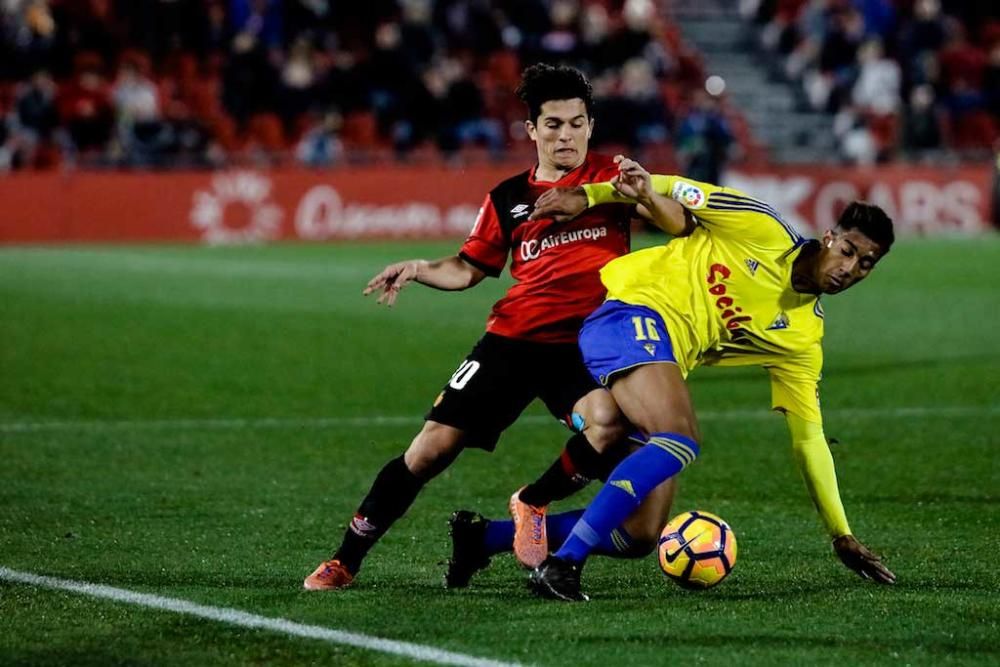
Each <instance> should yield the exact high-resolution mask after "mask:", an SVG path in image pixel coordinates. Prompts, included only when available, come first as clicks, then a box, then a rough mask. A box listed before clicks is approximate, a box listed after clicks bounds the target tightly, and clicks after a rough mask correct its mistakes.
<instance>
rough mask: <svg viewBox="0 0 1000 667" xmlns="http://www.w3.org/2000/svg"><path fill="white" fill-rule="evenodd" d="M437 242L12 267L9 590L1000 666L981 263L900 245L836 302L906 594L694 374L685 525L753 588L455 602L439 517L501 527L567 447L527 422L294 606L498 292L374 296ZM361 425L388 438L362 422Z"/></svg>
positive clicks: (163, 659) (614, 642) (730, 659)
mask: <svg viewBox="0 0 1000 667" xmlns="http://www.w3.org/2000/svg"><path fill="white" fill-rule="evenodd" d="M454 247H455V244H454V243H448V244H382V245H344V246H271V247H260V248H186V247H185V248H173V247H155V248H153V247H122V248H55V249H33V248H8V249H3V250H0V340H2V341H3V344H2V346H0V376H2V378H3V381H2V383H0V461H3V464H2V465H0V508H2V511H0V545H2V547H0V566H6V567H9V568H12V569H18V570H24V571H30V572H34V573H39V574H46V575H52V576H58V577H67V578H73V579H79V580H84V581H88V582H95V583H102V584H107V585H111V586H118V587H122V588H128V589H134V590H139V591H144V592H150V593H156V594H160V595H166V596H173V597H180V598H185V599H190V600H193V601H196V602H199V603H202V604H208V605H217V606H231V607H235V608H238V609H241V610H244V611H248V612H252V613H258V614H262V615H266V616H274V617H285V618H288V619H292V620H295V621H299V622H304V623H311V624H317V625H323V626H327V627H333V628H339V629H345V630H351V631H356V632H364V633H369V634H373V635H378V636H381V637H387V638H392V639H400V640H406V641H412V642H417V643H421V644H428V645H432V646H435V647H438V648H444V649H448V650H453V651H459V652H463V653H468V654H472V655H475V656H481V657H488V658H494V659H498V660H511V661H523V662H531V663H537V664H543V665H567V666H570V665H571V666H574V667H575V666H578V665H601V664H609V663H625V662H627V663H629V664H668V663H674V662H676V661H681V662H685V663H687V662H691V661H695V662H698V661H707V662H711V663H716V662H718V663H730V664H731V663H734V662H736V663H738V664H762V665H765V664H773V663H775V662H795V663H802V664H807V663H808V664H838V663H840V664H843V663H880V662H881V663H892V664H940V663H944V664H973V663H981V664H985V663H992V664H996V662H997V661H998V660H1000V649H998V646H997V643H996V637H997V636H998V634H1000V628H998V625H1000V610H998V603H997V591H998V589H1000V575H998V573H997V568H996V558H997V550H998V542H997V535H998V534H1000V516H998V512H997V509H998V507H997V505H998V498H997V489H998V488H1000V468H998V466H997V465H996V446H997V444H998V443H997V437H996V435H995V434H996V432H997V430H998V427H1000V413H998V410H997V406H998V404H1000V382H998V377H1000V344H998V343H997V336H996V332H997V330H998V327H1000V315H998V311H997V300H996V295H997V289H996V285H997V283H998V281H1000V242H998V239H996V238H987V239H979V240H973V241H959V240H941V241H909V242H901V243H899V244H898V246H897V248H895V249H894V250H893V252H892V254H891V255H890V256H889V258H888V259H887V261H886V262H885V264H884V266H880V267H879V269H878V270H877V271H876V272H875V274H874V275H873V277H872V278H871V279H870V281H869V283H868V284H865V285H863V286H861V287H859V288H857V289H856V290H852V291H851V292H849V293H848V294H846V295H844V296H841V297H836V298H831V299H827V300H825V301H824V305H825V308H826V314H827V337H826V377H825V380H824V382H823V402H824V407H825V409H826V412H827V416H826V430H827V434H828V435H829V436H831V437H834V438H837V439H838V440H839V444H836V445H834V446H833V451H834V456H835V458H836V460H837V465H838V472H839V476H840V480H841V488H842V492H843V496H844V500H845V505H846V507H847V511H848V516H849V518H850V519H851V521H852V526H853V528H854V530H855V532H856V533H857V534H858V535H859V536H860V537H861V539H862V540H864V541H866V542H867V543H869V544H870V545H871V546H872V547H873V548H875V549H876V550H878V551H881V552H882V553H883V554H884V555H885V557H886V562H887V563H888V565H889V566H890V567H891V568H892V569H893V570H895V572H896V573H897V575H898V576H899V584H898V585H897V586H895V587H893V588H884V587H876V586H874V585H871V584H868V583H865V582H863V581H861V580H860V579H858V578H857V577H856V576H855V575H854V574H852V573H850V572H849V571H847V570H846V569H845V568H843V567H841V566H840V565H839V563H838V562H837V561H836V560H835V557H834V556H833V554H832V553H831V550H830V548H829V545H828V541H827V539H826V537H825V536H824V534H823V531H822V529H821V528H820V524H819V522H818V519H817V517H816V516H815V513H814V511H813V509H812V507H811V505H810V503H809V500H808V498H807V495H806V492H805V489H804V487H803V485H802V482H801V480H800V479H799V478H798V475H797V472H796V470H795V467H794V464H793V462H792V457H791V453H790V450H789V446H788V443H787V437H786V434H785V430H784V424H783V423H782V420H781V419H780V418H779V417H768V416H767V415H766V409H767V406H768V405H769V403H768V400H769V389H768V383H767V380H766V376H765V374H764V373H763V372H762V371H760V370H759V369H703V370H700V371H697V372H696V373H695V374H694V376H693V378H692V382H691V388H692V392H693V395H694V399H695V405H696V407H697V408H698V409H699V410H700V411H702V413H703V415H704V417H703V424H702V427H703V431H704V436H705V442H704V449H703V455H702V457H701V459H700V461H699V462H698V463H697V464H696V465H695V466H693V467H692V469H690V470H688V471H687V472H686V473H685V474H684V476H683V478H682V483H681V492H680V494H679V497H678V499H677V502H676V504H675V512H679V511H682V510H685V509H705V510H708V511H711V512H715V513H717V514H719V515H720V516H722V517H723V518H725V519H726V520H727V521H728V522H729V523H730V524H731V525H732V526H733V528H734V530H735V532H736V535H737V537H738V539H739V548H740V556H739V563H738V565H737V567H736V569H735V571H734V573H733V575H732V576H731V577H730V578H729V580H727V581H726V582H725V583H724V584H723V585H722V586H720V587H719V588H717V589H714V590H711V591H708V592H701V593H692V592H687V591H684V590H682V589H680V588H678V587H676V586H674V585H672V584H670V583H669V582H667V581H665V580H663V578H662V576H661V575H660V574H659V572H658V570H657V567H656V563H655V559H654V558H647V559H645V560H642V561H612V560H608V559H602V558H595V559H593V560H592V562H591V563H590V564H589V565H588V567H587V570H586V572H585V574H584V583H585V589H586V590H587V591H589V592H590V593H591V594H592V596H593V598H594V600H593V601H592V602H591V603H589V604H586V605H564V604H555V603H550V602H544V601H540V600H536V599H534V598H532V597H531V596H530V595H529V593H528V591H527V590H526V589H525V586H524V578H525V575H524V573H523V572H522V571H520V570H518V569H517V568H516V567H515V566H514V564H513V561H512V559H511V558H510V557H509V556H507V557H501V558H498V559H496V560H495V561H494V566H493V567H492V568H490V569H489V570H487V571H486V572H484V573H482V574H481V575H480V576H478V577H477V578H476V579H474V581H473V586H472V587H471V588H470V589H468V590H467V591H445V590H443V589H442V588H441V575H442V572H443V568H442V566H441V565H439V564H438V563H439V561H441V560H443V559H444V558H446V557H447V554H448V550H449V541H448V538H447V534H446V529H445V521H446V519H447V517H448V515H449V514H450V512H451V511H452V510H454V509H456V508H462V507H464V508H469V509H475V510H479V511H482V512H484V513H486V514H488V515H494V516H497V515H501V514H502V513H503V512H504V507H505V502H506V500H507V497H508V496H509V494H510V493H511V491H512V490H513V489H515V488H516V487H517V486H519V485H520V484H522V483H524V482H526V481H527V480H529V479H530V478H532V477H533V476H534V475H535V474H537V473H538V472H539V471H541V470H542V469H543V467H544V466H545V465H547V463H548V462H549V461H550V460H551V459H552V457H553V456H554V455H555V454H556V453H557V452H558V450H559V448H560V446H561V444H562V442H563V441H564V440H565V438H566V435H567V434H566V432H564V431H563V430H562V428H561V427H559V426H558V425H555V424H553V423H550V422H548V421H547V420H545V419H544V418H543V417H542V415H543V414H544V412H543V411H542V409H540V408H539V406H537V405H536V406H533V407H532V408H531V409H530V410H529V413H528V414H529V415H532V417H531V418H529V419H528V420H527V421H525V422H523V423H521V424H518V425H516V426H515V427H514V428H512V429H511V430H510V431H509V432H508V434H507V435H506V436H505V437H504V439H503V440H502V441H501V445H500V447H499V449H498V451H497V453H496V454H494V455H492V456H490V455H487V454H484V453H482V452H478V451H474V452H468V453H466V454H465V455H463V456H462V457H461V459H460V460H459V461H458V463H457V464H456V465H454V466H453V467H452V468H451V469H450V470H448V471H447V472H445V473H444V474H443V475H442V476H441V477H440V478H438V479H437V480H435V481H434V482H433V483H432V484H430V485H429V486H428V487H427V488H426V489H425V490H424V492H423V493H422V495H421V496H420V498H419V499H418V501H417V504H416V505H415V506H414V508H413V510H412V511H411V512H410V513H409V514H408V515H407V516H406V517H405V518H404V519H403V520H402V521H400V522H399V523H398V524H397V525H396V527H395V529H394V530H393V531H392V532H391V533H390V534H389V535H388V536H387V537H386V538H385V539H384V540H383V541H382V543H381V544H380V545H379V546H378V547H376V549H375V551H374V552H373V554H372V557H371V558H370V559H369V560H368V563H367V564H366V567H365V569H364V570H363V571H362V574H361V576H360V577H359V579H358V580H357V582H356V585H355V587H353V588H352V589H350V590H347V591H343V592H339V593H334V594H306V593H303V592H301V591H300V590H299V587H300V585H301V580H302V578H303V576H305V575H306V574H308V573H309V571H310V570H311V569H312V568H313V567H315V565H316V564H317V563H318V562H319V561H320V560H322V559H323V558H325V557H327V556H328V554H329V552H330V551H331V549H332V548H333V547H334V546H335V545H336V543H337V542H338V540H339V538H340V535H341V534H342V531H343V528H344V526H345V522H346V521H347V520H348V519H349V517H350V516H351V514H352V512H353V510H354V508H355V506H356V505H357V503H358V502H359V501H360V499H361V497H362V496H363V495H364V493H365V492H366V491H367V489H368V486H369V484H370V482H371V480H372V478H373V476H374V475H375V473H376V472H377V471H378V469H379V468H380V467H381V465H382V464H383V463H384V462H385V461H386V460H387V459H388V458H390V457H392V456H395V455H397V454H398V453H399V452H400V451H401V450H402V449H403V448H404V447H405V445H406V444H407V443H408V442H409V440H410V438H411V437H412V435H413V434H414V433H415V432H416V430H417V429H418V428H419V424H420V415H421V414H422V413H423V412H424V410H425V409H426V408H427V406H428V404H429V402H430V401H431V400H433V398H434V396H435V395H436V393H437V391H438V390H439V388H440V387H441V386H442V385H443V384H444V382H445V381H446V380H447V378H448V376H449V375H450V373H451V372H452V370H453V369H454V368H455V367H456V366H457V365H458V363H459V361H461V359H462V358H463V356H464V355H465V353H466V352H467V351H468V349H469V348H470V347H471V345H472V343H473V342H474V341H475V340H476V339H477V337H478V336H479V335H480V333H481V331H482V327H483V322H484V320H485V316H486V313H487V311H488V308H489V305H490V304H491V303H492V301H493V300H494V299H495V298H497V297H498V296H499V295H500V294H501V293H502V291H503V289H504V286H505V285H506V283H505V282H504V281H488V282H487V283H485V284H483V285H480V286H479V287H477V288H476V289H475V290H472V291H470V292H466V293H456V294H439V293H436V292H434V291H432V290H428V289H425V288H421V287H416V288H410V289H407V290H406V291H405V292H404V293H403V294H402V295H401V297H400V301H399V303H398V304H397V306H396V307H395V308H393V309H392V310H387V309H384V308H378V307H376V306H375V305H374V304H373V303H372V302H371V300H364V299H362V297H361V296H360V291H361V288H362V286H363V285H364V283H365V282H366V280H367V279H368V278H369V277H370V275H371V274H373V273H374V272H375V271H377V270H378V269H379V268H381V266H382V265H383V264H385V263H388V262H390V261H395V260H398V259H400V258H404V257H407V256H437V255H443V254H446V253H448V252H452V251H453V250H454ZM914 406H915V407H917V408H919V409H918V410H916V411H914V412H913V413H903V414H893V412H892V411H893V410H896V409H897V408H904V407H914ZM937 406H949V407H948V408H945V407H942V408H941V409H940V410H939V409H937ZM727 410H740V411H746V410H751V411H757V412H759V415H758V416H755V417H752V418H733V417H732V416H727V415H726V414H725V412H726V411H727ZM373 416H400V417H403V418H404V419H402V420H401V421H388V422H383V423H376V422H373V421H364V420H361V421H358V422H356V423H351V422H350V421H349V420H350V419H353V418H366V417H373ZM237 418H246V420H247V421H245V422H240V421H238V420H237ZM265 418H279V419H278V420H276V421H260V420H261V419H265ZM317 418H329V419H327V420H326V421H323V420H317ZM407 418H409V419H407ZM338 419H343V420H348V421H337V420H338ZM178 420H180V421H178ZM592 492H593V490H591V493H592ZM589 497H590V495H589V494H588V495H585V496H583V497H581V498H580V500H581V502H582V501H583V500H585V499H587V498H589ZM577 504H578V503H575V502H572V501H567V502H565V503H563V504H561V505H560V507H570V506H576V505H577ZM0 619H2V620H0V663H3V664H41V663H64V664H65V663H73V664H101V665H104V664H124V663H128V664H146V663H149V664H178V665H180V664H184V665H187V664H224V663H251V664H254V663H256V664H269V665H270V664H278V665H280V664H288V665H294V664H303V663H310V662H315V663H325V664H358V665H362V664H363V665H369V664H371V665H386V664H400V663H405V662H406V661H405V660H403V659H402V658H398V657H393V656H389V655H384V654H379V653H374V652H368V651H363V650H359V649H353V648H345V647H339V646H334V645H330V644H324V643H320V642H316V641H311V640H306V639H293V638H287V637H284V636H281V635H276V634H271V633H267V632H261V631H252V630H244V629H240V628H234V627H229V626H224V625H221V624H217V623H213V622H209V621H202V620H198V619H191V618H184V617H180V616H176V615H173V614H168V613H164V612H158V611H151V610H145V609H141V608H137V607H128V606H123V605H120V604H117V603H113V602H107V601H98V600H93V599H90V598H85V597H80V596H78V595H74V594H68V593H62V592H54V591H49V590H42V589H36V588H32V587H28V586H23V585H14V584H10V583H6V582H0Z"/></svg>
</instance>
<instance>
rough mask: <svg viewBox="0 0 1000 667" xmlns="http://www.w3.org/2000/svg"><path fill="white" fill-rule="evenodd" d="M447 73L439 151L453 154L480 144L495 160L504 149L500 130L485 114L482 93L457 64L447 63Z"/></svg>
mask: <svg viewBox="0 0 1000 667" xmlns="http://www.w3.org/2000/svg"><path fill="white" fill-rule="evenodd" d="M447 70H448V74H447V77H448V79H449V80H450V83H449V85H448V93H447V95H446V97H445V101H444V105H443V106H442V108H441V110H442V124H441V133H442V134H441V141H440V145H441V148H442V149H443V150H444V151H445V152H446V153H453V152H454V151H455V150H457V149H459V148H462V147H463V146H467V145H470V144H480V145H484V146H486V147H487V148H488V149H489V150H490V153H491V154H492V155H493V156H494V157H499V156H500V153H501V152H502V151H503V147H504V135H503V128H502V127H501V125H500V123H499V122H497V120H496V119H495V118H489V117H488V116H487V115H486V109H485V104H484V102H483V94H482V91H481V90H479V87H478V86H477V85H476V82H475V81H474V80H473V79H472V77H471V75H470V73H469V71H468V69H467V67H466V65H464V64H463V63H461V62H460V61H458V60H451V61H449V63H448V65H447Z"/></svg>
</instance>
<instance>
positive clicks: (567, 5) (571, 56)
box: [538, 0, 583, 62]
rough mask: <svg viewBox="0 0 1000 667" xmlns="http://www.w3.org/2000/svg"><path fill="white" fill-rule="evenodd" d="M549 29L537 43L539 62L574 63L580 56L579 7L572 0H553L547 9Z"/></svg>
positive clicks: (581, 48) (581, 44)
mask: <svg viewBox="0 0 1000 667" xmlns="http://www.w3.org/2000/svg"><path fill="white" fill-rule="evenodd" d="M549 21H550V23H551V27H550V28H549V29H548V30H547V31H546V32H545V34H543V35H542V37H541V40H540V42H539V54H538V56H539V60H542V61H543V62H574V61H576V60H577V59H578V58H579V57H580V56H581V55H582V50H583V43H582V39H581V35H580V5H579V4H577V3H576V2H573V0H555V1H554V2H553V3H552V7H551V8H550V9H549Z"/></svg>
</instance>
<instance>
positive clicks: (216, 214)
mask: <svg viewBox="0 0 1000 667" xmlns="http://www.w3.org/2000/svg"><path fill="white" fill-rule="evenodd" d="M193 199H194V201H193V204H192V206H191V224H192V225H194V226H195V227H197V228H198V229H201V230H202V238H203V239H204V240H205V241H206V242H207V243H217V244H223V243H254V242H257V241H266V240H269V239H273V238H276V237H277V236H278V234H279V232H280V226H281V218H282V216H283V215H284V214H283V212H282V210H281V207H280V206H278V205H277V204H275V203H274V202H272V201H271V180H270V179H269V178H267V177H266V176H261V175H260V174H256V173H254V172H250V171H237V172H230V173H226V174H218V175H216V176H215V177H213V178H212V187H211V189H209V190H198V191H197V192H195V193H194V198H193ZM227 211H228V215H227ZM237 211H239V213H242V215H239V213H237Z"/></svg>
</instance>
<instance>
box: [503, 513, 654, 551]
mask: <svg viewBox="0 0 1000 667" xmlns="http://www.w3.org/2000/svg"><path fill="white" fill-rule="evenodd" d="M581 516H583V510H572V511H570V512H563V513H562V514H551V515H549V516H547V517H545V532H546V533H547V534H548V537H549V544H550V545H555V544H562V543H563V542H565V541H566V539H567V538H568V537H569V536H570V534H571V533H572V532H573V527H574V526H575V525H576V522H577V521H579V520H580V517H581ZM513 543H514V522H513V521H511V520H510V519H507V520H506V521H504V520H497V521H490V522H489V523H487V524H486V535H485V537H484V547H485V548H486V555H487V556H495V555H497V554H502V553H507V552H509V551H511V549H512V545H513ZM592 553H595V554H598V555H601V556H611V557H613V558H634V557H635V556H638V555H642V554H640V553H638V552H636V551H635V550H634V549H633V544H632V536H631V535H629V534H628V531H627V530H625V529H624V528H623V527H622V526H618V527H617V528H615V529H614V530H612V531H611V532H610V533H608V535H606V536H605V537H604V539H602V540H601V541H600V542H598V543H597V544H596V545H595V546H594V551H593V552H592Z"/></svg>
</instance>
